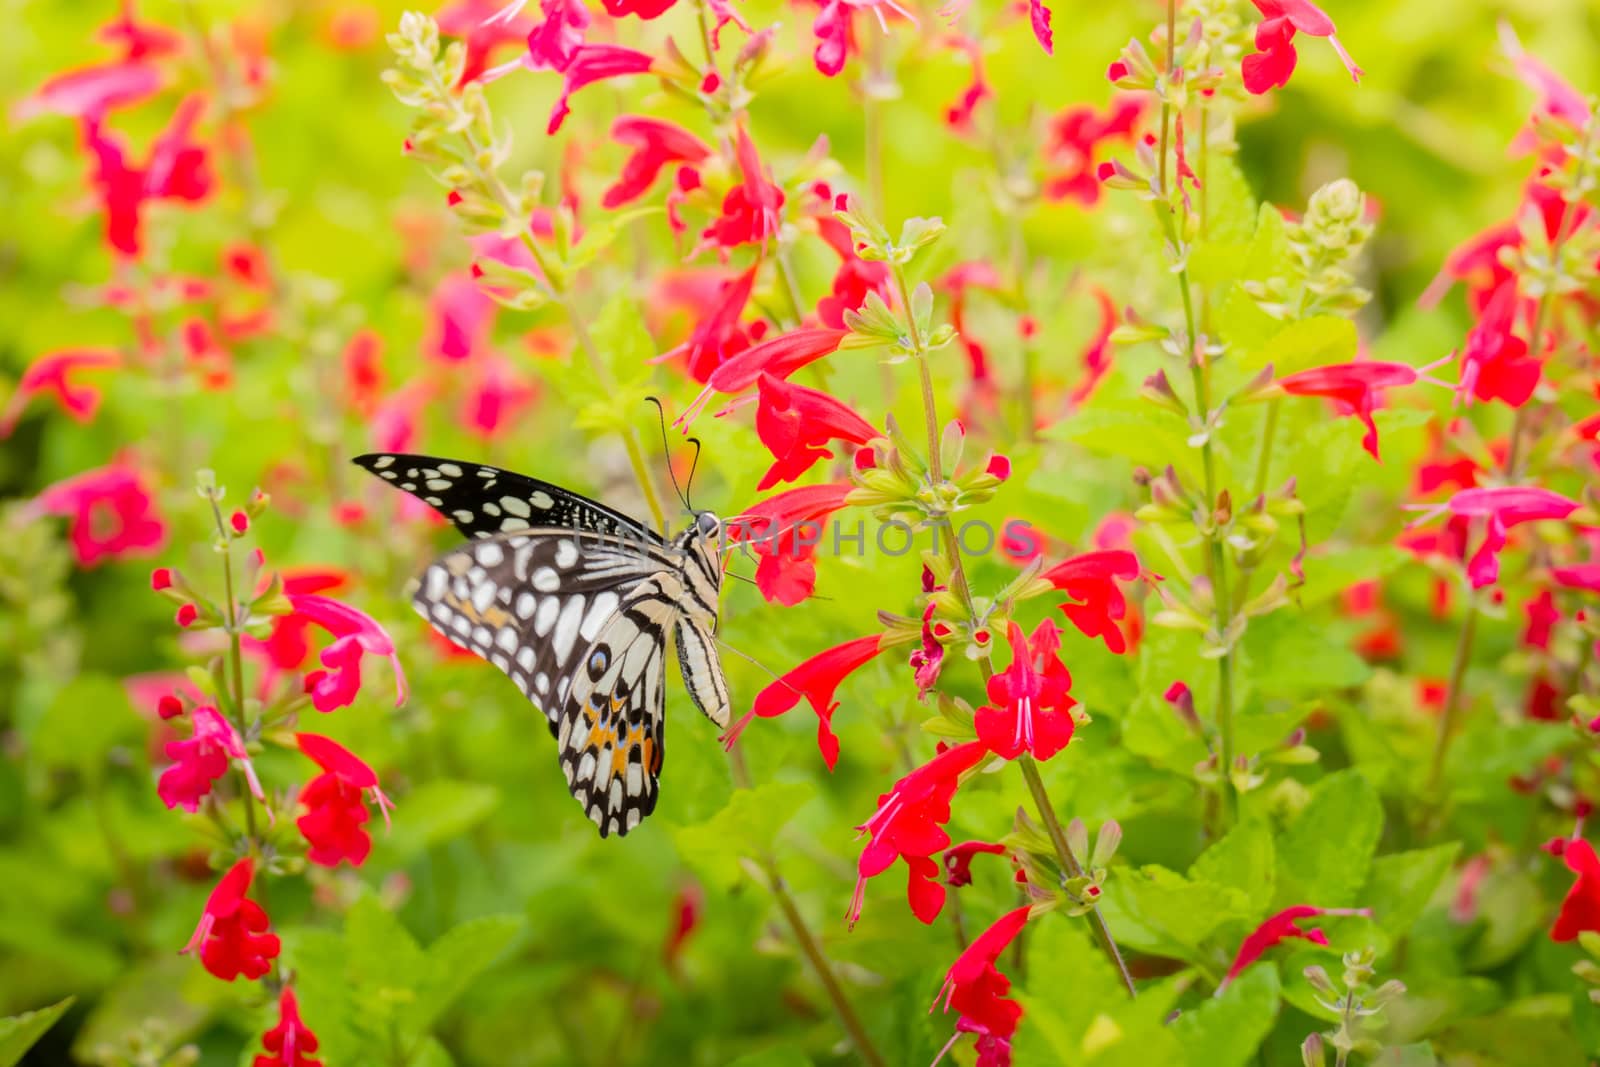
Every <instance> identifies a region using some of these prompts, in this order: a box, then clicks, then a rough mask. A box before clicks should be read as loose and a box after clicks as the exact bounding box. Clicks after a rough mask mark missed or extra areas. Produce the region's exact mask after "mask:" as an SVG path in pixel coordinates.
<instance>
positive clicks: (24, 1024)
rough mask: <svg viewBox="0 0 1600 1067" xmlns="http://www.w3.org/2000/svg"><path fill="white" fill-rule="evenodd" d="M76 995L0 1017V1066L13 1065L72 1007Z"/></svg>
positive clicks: (12, 1066) (11, 1066)
mask: <svg viewBox="0 0 1600 1067" xmlns="http://www.w3.org/2000/svg"><path fill="white" fill-rule="evenodd" d="M76 999H77V998H76V997H68V998H67V999H66V1000H58V1001H56V1002H55V1003H54V1004H52V1005H50V1006H49V1007H48V1008H40V1009H39V1010H38V1011H29V1012H23V1013H22V1014H21V1015H13V1016H11V1017H10V1018H6V1019H0V1067H14V1065H15V1064H16V1063H18V1062H19V1061H21V1059H22V1057H23V1055H25V1054H26V1053H27V1051H28V1050H29V1049H30V1048H32V1047H33V1046H34V1044H35V1042H37V1041H38V1040H39V1039H40V1038H41V1037H43V1036H44V1035H45V1031H47V1030H49V1029H50V1028H51V1027H52V1026H54V1025H55V1024H56V1020H57V1019H59V1018H61V1016H62V1015H63V1014H64V1013H65V1012H66V1010H67V1009H68V1008H70V1007H72V1003H73V1001H75V1000H76Z"/></svg>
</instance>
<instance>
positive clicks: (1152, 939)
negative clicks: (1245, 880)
mask: <svg viewBox="0 0 1600 1067" xmlns="http://www.w3.org/2000/svg"><path fill="white" fill-rule="evenodd" d="M1106 897H1107V900H1106V910H1107V912H1108V914H1110V915H1120V916H1123V917H1125V918H1127V919H1128V920H1129V921H1130V923H1131V924H1136V925H1137V929H1133V930H1132V932H1131V934H1130V935H1125V936H1124V937H1123V940H1124V942H1125V943H1127V944H1130V945H1132V946H1134V947H1136V948H1141V949H1144V950H1146V951H1150V952H1159V953H1162V954H1164V955H1169V956H1177V957H1179V958H1181V959H1188V960H1194V959H1199V958H1201V952H1200V946H1201V945H1202V944H1203V943H1204V942H1205V940H1206V938H1207V937H1209V936H1210V935H1211V932H1212V931H1213V930H1215V929H1216V928H1217V927H1218V926H1220V925H1222V924H1223V923H1225V922H1228V921H1230V920H1232V919H1245V918H1248V917H1249V915H1250V912H1251V904H1250V898H1249V897H1248V896H1247V895H1246V894H1245V892H1244V891H1243V890H1240V889H1235V888H1232V887H1230V886H1224V885H1217V884H1216V883H1214V882H1208V881H1203V880H1198V879H1196V880H1190V879H1188V878H1185V877H1184V876H1183V875H1181V874H1179V873H1178V872H1176V871H1171V870H1168V869H1167V868H1165V867H1160V866H1156V865H1154V864H1152V865H1150V866H1148V867H1142V868H1140V869H1139V870H1136V871H1119V872H1118V873H1117V877H1116V878H1114V879H1113V880H1112V881H1111V884H1110V885H1109V886H1108V887H1107V890H1106ZM1112 925H1113V926H1114V927H1117V928H1118V929H1119V930H1121V929H1122V927H1121V926H1119V925H1118V924H1117V923H1116V922H1113V923H1112Z"/></svg>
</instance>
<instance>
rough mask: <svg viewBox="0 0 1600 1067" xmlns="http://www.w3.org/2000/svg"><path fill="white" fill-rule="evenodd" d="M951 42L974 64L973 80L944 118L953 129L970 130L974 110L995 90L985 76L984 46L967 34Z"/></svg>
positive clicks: (959, 35)
mask: <svg viewBox="0 0 1600 1067" xmlns="http://www.w3.org/2000/svg"><path fill="white" fill-rule="evenodd" d="M950 44H951V45H952V46H954V47H956V48H958V49H960V50H961V51H962V52H964V53H966V56H967V62H968V63H969V64H971V66H972V82H971V84H969V85H968V86H967V87H966V88H965V89H963V90H962V92H961V96H960V97H959V98H958V99H957V100H956V102H955V103H954V104H951V105H950V106H949V107H948V108H946V109H945V113H944V120H945V122H946V123H948V124H949V126H950V128H951V129H954V130H970V129H971V128H972V114H973V112H975V111H976V110H977V109H978V105H979V104H981V103H982V102H983V101H984V100H985V99H987V98H989V97H991V96H993V95H994V90H993V89H992V88H990V86H989V83H988V82H987V81H985V80H984V77H983V46H982V45H981V44H979V43H978V41H977V40H976V39H975V38H972V37H968V36H966V35H965V34H958V35H956V36H954V37H952V38H950Z"/></svg>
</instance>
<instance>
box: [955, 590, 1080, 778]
mask: <svg viewBox="0 0 1600 1067" xmlns="http://www.w3.org/2000/svg"><path fill="white" fill-rule="evenodd" d="M1007 636H1008V637H1009V638H1010V641H1011V665H1010V666H1009V667H1007V668H1006V669H1005V670H1003V671H1001V672H999V673H998V674H995V675H993V676H992V677H991V678H990V679H989V684H988V696H989V701H990V703H989V704H988V705H985V706H984V707H981V708H979V709H978V710H977V713H976V714H975V716H974V719H973V725H974V726H975V727H976V729H977V731H978V740H980V741H982V742H983V743H984V744H985V745H987V746H988V748H989V751H990V752H993V753H994V754H995V755H997V756H1001V757H1003V758H1005V759H1008V760H1009V759H1016V758H1017V757H1018V756H1020V755H1022V754H1023V753H1024V752H1031V753H1033V755H1034V756H1036V757H1037V758H1039V759H1041V760H1047V759H1049V758H1050V757H1051V756H1054V755H1055V754H1056V753H1057V752H1060V751H1061V750H1062V749H1063V748H1065V747H1067V742H1069V741H1071V740H1072V731H1073V728H1074V727H1075V726H1076V725H1077V724H1076V722H1075V721H1074V719H1073V717H1072V708H1073V706H1074V705H1075V704H1077V701H1076V700H1074V699H1073V698H1072V695H1071V694H1070V693H1069V692H1068V690H1069V689H1070V688H1071V687H1072V675H1071V674H1069V673H1068V672H1067V668H1066V666H1065V665H1064V664H1063V663H1062V662H1061V657H1060V656H1059V655H1058V654H1057V653H1058V652H1059V650H1060V648H1061V632H1060V631H1059V630H1057V629H1056V624H1055V623H1054V622H1051V621H1050V620H1049V619H1044V620H1043V621H1041V622H1040V623H1039V625H1038V626H1037V627H1036V628H1035V629H1034V631H1033V636H1032V637H1031V638H1029V639H1028V640H1026V641H1025V640H1023V636H1022V627H1020V626H1018V625H1017V624H1016V623H1015V622H1013V623H1011V625H1010V627H1009V628H1008V629H1007Z"/></svg>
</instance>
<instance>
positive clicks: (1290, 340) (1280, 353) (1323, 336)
mask: <svg viewBox="0 0 1600 1067" xmlns="http://www.w3.org/2000/svg"><path fill="white" fill-rule="evenodd" d="M1359 343H1360V339H1359V338H1358V337H1357V335H1356V324H1355V323H1353V322H1351V321H1350V320H1349V319H1346V318H1340V317H1339V316H1337V315H1316V316H1313V317H1312V318H1309V319H1301V320H1300V321H1298V322H1291V323H1289V324H1288V325H1287V326H1285V327H1283V328H1282V329H1281V330H1279V331H1278V332H1277V333H1275V334H1273V335H1272V336H1271V337H1270V338H1269V339H1268V340H1267V341H1266V343H1265V344H1262V345H1261V346H1260V347H1259V348H1256V349H1255V350H1253V351H1252V352H1251V354H1250V360H1249V365H1250V366H1251V367H1252V368H1254V367H1262V366H1265V365H1266V364H1268V363H1270V364H1272V372H1273V374H1274V376H1276V377H1279V378H1282V377H1283V376H1284V375H1286V374H1293V373H1295V372H1296V371H1302V370H1306V369H1308V368H1310V367H1325V366H1327V365H1329V364H1331V363H1349V362H1350V361H1351V360H1353V359H1355V358H1356V348H1357V346H1358V345H1359Z"/></svg>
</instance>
